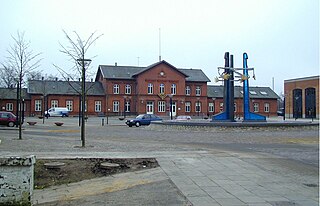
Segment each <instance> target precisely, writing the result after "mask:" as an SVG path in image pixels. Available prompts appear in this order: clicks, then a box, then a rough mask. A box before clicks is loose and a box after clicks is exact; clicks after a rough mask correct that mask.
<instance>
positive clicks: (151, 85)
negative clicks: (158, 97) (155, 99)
mask: <svg viewBox="0 0 320 206" xmlns="http://www.w3.org/2000/svg"><path fill="white" fill-rule="evenodd" d="M148 94H153V84H152V83H149V84H148Z"/></svg>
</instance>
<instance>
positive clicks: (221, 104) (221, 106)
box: [219, 102, 223, 112]
mask: <svg viewBox="0 0 320 206" xmlns="http://www.w3.org/2000/svg"><path fill="white" fill-rule="evenodd" d="M219 109H220V112H222V111H223V102H220V107H219Z"/></svg>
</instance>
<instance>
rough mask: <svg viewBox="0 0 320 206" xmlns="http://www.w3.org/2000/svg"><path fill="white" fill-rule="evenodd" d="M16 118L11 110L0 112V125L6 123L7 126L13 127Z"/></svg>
mask: <svg viewBox="0 0 320 206" xmlns="http://www.w3.org/2000/svg"><path fill="white" fill-rule="evenodd" d="M16 121H17V118H16V116H15V115H14V114H12V113H11V112H0V125H7V126H8V127H14V125H15V124H16Z"/></svg>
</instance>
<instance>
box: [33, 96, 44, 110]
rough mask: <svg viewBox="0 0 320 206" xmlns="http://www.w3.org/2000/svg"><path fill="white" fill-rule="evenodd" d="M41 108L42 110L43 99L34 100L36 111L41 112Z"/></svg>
mask: <svg viewBox="0 0 320 206" xmlns="http://www.w3.org/2000/svg"><path fill="white" fill-rule="evenodd" d="M41 108H42V100H41V99H36V100H34V111H36V112H41Z"/></svg>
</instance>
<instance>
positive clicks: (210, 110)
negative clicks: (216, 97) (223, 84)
mask: <svg viewBox="0 0 320 206" xmlns="http://www.w3.org/2000/svg"><path fill="white" fill-rule="evenodd" d="M208 105H209V112H214V103H213V102H209V104H208Z"/></svg>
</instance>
